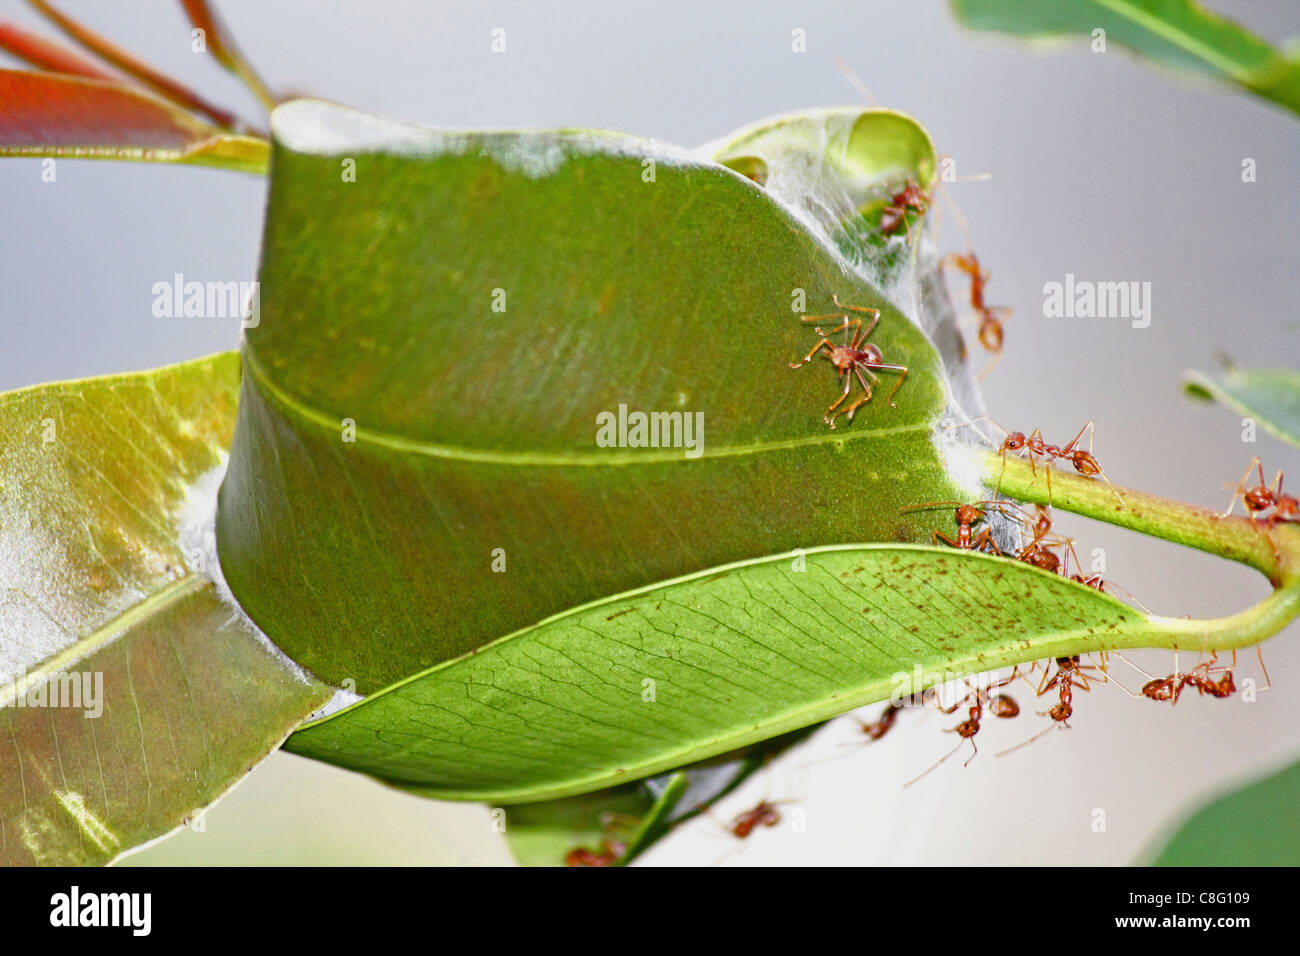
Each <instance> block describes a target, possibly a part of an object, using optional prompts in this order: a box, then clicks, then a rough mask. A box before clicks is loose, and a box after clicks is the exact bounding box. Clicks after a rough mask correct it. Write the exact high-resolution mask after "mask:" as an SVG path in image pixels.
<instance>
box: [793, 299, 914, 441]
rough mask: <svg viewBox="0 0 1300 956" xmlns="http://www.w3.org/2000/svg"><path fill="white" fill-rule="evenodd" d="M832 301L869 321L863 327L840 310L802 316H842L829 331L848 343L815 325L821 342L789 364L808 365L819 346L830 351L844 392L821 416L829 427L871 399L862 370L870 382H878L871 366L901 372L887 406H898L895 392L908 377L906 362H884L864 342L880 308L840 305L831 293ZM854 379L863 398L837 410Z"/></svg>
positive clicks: (809, 319)
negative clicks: (836, 340)
mask: <svg viewBox="0 0 1300 956" xmlns="http://www.w3.org/2000/svg"><path fill="white" fill-rule="evenodd" d="M831 301H832V302H834V303H835V306H836V308H839V309H852V310H853V311H854V312H862V313H864V314H866V315H870V316H871V322H870V324H869V325H868V326H867V327H866V328H865V329H863V328H862V320H861V319H850V318H849V316H848V314H847V313H843V312H831V313H828V314H826V315H806V316H804V317H803V318H802V320H801V321H803V322H820V321H822V320H823V319H843V323H842V324H841V325H840V326H839V328H835V329H832V330H831V331H830V333H829V334H830V335H834V334H835V333H836V332H841V331H842V332H843V333H844V338H845V340H846V343H847V344H845V345H835V344H834V343H833V342H831V340H830V338H829V337H828V334H827V333H825V332H823V331H822V330H821V329H820V328H818V329H816V332H817V334H818V335H820V336H821V341H819V342H818V343H817V344H816V345H814V346H813V347H812V349H811V351H809V352H808V354H807V355H805V356H804V357H803V360H802V361H800V362H791V363H790V367H791V368H800V367H802V366H804V365H806V364H808V363H809V362H811V361H812V359H813V356H814V355H816V354H817V353H818V352H820V351H821V350H822V349H826V350H827V351H828V352H829V358H830V361H831V364H832V365H834V366H835V371H836V372H837V373H838V374H839V377H840V378H842V379H844V392H843V394H842V395H840V397H839V398H838V399H836V400H835V401H834V402H833V403H831V407H830V408H828V409H826V414H825V416H823V418H822V420H823V421H824V422H826V424H828V425H830V426H831V428H834V427H835V419H836V418H837V417H838V416H840V415H844V414H847V415H848V417H849V421H853V416H854V414H855V413H856V412H857V410H858V409H859V408H861V407H862V406H863V405H865V404H866V403H867V402H869V401H871V385H869V384H868V383H867V380H866V379H865V378H863V377H862V373H863V372H865V373H866V374H867V376H868V377H869V378H870V379H871V381H872V382H878V381H879V380H880V379H879V378H878V377H877V376H876V375H875V374H874V373H873V372H872V369H888V370H889V371H893V372H902V373H903V374H902V375H900V376H899V377H898V383H897V384H896V385H895V386H894V390H893V391H892V392H890V393H889V407H890V408H897V407H898V406H897V405H895V404H894V396H895V395H896V394H898V390H899V389H900V388H902V386H903V380H904V379H906V378H907V371H908V369H907V366H906V365H887V364H885V357H884V354H883V353H882V352H881V351H880V348H879V347H878V346H876V345H874V344H872V343H871V342H868V341H867V336H869V335H871V332H872V330H873V329H875V327H876V324H877V323H878V322H879V321H880V310H879V309H870V308H867V307H865V306H861V305H845V304H842V303H841V302H840V300H839V299H838V298H837V297H836V296H834V295H832V296H831ZM850 329H851V330H853V338H852V339H851V340H850V339H849V330H850ZM850 373H852V376H853V377H852V378H851V377H850ZM853 378H856V379H857V380H858V382H859V383H861V385H862V390H863V392H864V394H863V396H862V398H860V399H858V400H857V401H856V402H854V403H853V404H852V405H850V406H849V407H848V408H846V409H840V410H839V411H836V409H837V408H839V406H840V405H842V404H843V403H844V400H845V399H847V398H848V397H849V392H850V391H851V390H852V389H853Z"/></svg>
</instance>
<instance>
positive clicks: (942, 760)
mask: <svg viewBox="0 0 1300 956" xmlns="http://www.w3.org/2000/svg"><path fill="white" fill-rule="evenodd" d="M967 740H970V738H969V737H963V738H962V739H961V740H959V741H958V742H957V746H956V747H953V748H952V750H949V751H948V752H947V753H946V754H944V755H943V756H942V757H940V758H939V759H938V760H936V761H935V762H934V764H933V765H931V767H930V768H929V770H926V771H925V772H924V773H921V774H920V775H918V776H915V777H913V778H912V779H911V780H909V781H907V783H905V784H903V789H905V790H906V789H907V788H908V787H910V786H911V785H912V784H914V783H916V782H917V781H918V780H920V779H922V778H923V777H925V776H926V774H928V773H930V771H931V770H936V769H937V768H938V767H939V765H940V764H941V763H943V762H944V761H945V760H947V759H948V758H949V757H951V756H952V755H953V754H955V753H956V752H957V751H958V750H961V748H962V747H964V746H965V745H966V741H967ZM970 745H971V747H974V746H975V741H973V740H971V741H970ZM976 753H978V750H977V751H976ZM974 759H975V754H971V755H970V759H968V760H967V761H966V763H967V764H969V763H970V762H971V760H974Z"/></svg>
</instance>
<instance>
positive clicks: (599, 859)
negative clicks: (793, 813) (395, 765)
mask: <svg viewBox="0 0 1300 956" xmlns="http://www.w3.org/2000/svg"><path fill="white" fill-rule="evenodd" d="M1257 652H1258V649H1257ZM1115 656H1120V655H1115ZM1123 659H1124V660H1125V662H1126V663H1128V664H1129V666H1131V667H1133V668H1134V669H1135V670H1137V671H1139V672H1140V673H1142V674H1143V675H1144V676H1146V677H1147V682H1146V683H1145V684H1144V685H1143V686H1142V689H1141V691H1140V692H1139V693H1134V692H1132V691H1129V690H1128V689H1127V688H1126V687H1124V686H1123V685H1122V684H1119V682H1118V681H1116V680H1114V678H1112V677H1111V676H1110V675H1109V674H1108V673H1107V660H1108V656H1107V655H1106V654H1104V653H1103V654H1102V655H1100V663H1099V664H1083V663H1081V662H1080V659H1079V655H1077V654H1076V655H1074V656H1071V657H1057V658H1055V659H1054V660H1050V661H1047V662H1046V663H1045V664H1044V665H1043V676H1042V678H1041V679H1040V680H1039V681H1038V683H1037V685H1035V684H1033V683H1032V682H1030V681H1028V677H1027V675H1028V674H1031V673H1033V672H1034V670H1035V669H1036V668H1037V667H1038V666H1039V664H1038V663H1037V662H1035V663H1034V664H1031V665H1029V667H1028V668H1027V669H1026V670H1024V671H1023V672H1022V670H1021V668H1020V667H1019V666H1017V667H1015V668H1013V669H1012V672H1011V675H1010V676H1009V677H1005V678H1002V679H1001V680H998V681H995V682H993V683H991V684H988V685H986V686H983V687H980V686H976V687H974V688H972V687H971V686H970V684H969V682H968V683H967V693H966V695H965V697H963V698H962V699H960V700H958V701H957V702H956V703H955V704H953V705H952V706H950V707H944V706H943V704H942V701H941V699H940V695H939V690H938V688H933V687H932V688H928V689H926V690H924V691H922V692H921V693H920V694H917V695H914V698H913V699H912V700H910V701H899V702H897V703H894V702H890V703H889V704H887V705H886V706H885V710H884V712H883V713H882V714H881V715H880V719H879V720H876V721H874V722H867V721H863V720H859V721H858V723H859V726H860V727H861V730H862V733H863V734H864V735H866V737H867V739H868V740H873V741H874V740H880V739H881V738H882V737H884V736H885V734H887V733H888V732H889V731H890V730H891V729H892V728H893V727H894V725H895V723H896V722H897V720H898V714H899V712H900V711H902V710H903V709H904V708H905V707H908V706H909V705H910V704H921V705H924V706H932V707H934V708H936V709H938V710H939V711H940V712H942V713H944V714H952V713H955V712H956V711H957V710H959V709H961V708H962V707H965V708H966V719H965V720H963V721H961V723H959V724H957V725H956V726H955V727H949V728H947V731H948V732H949V733H955V734H957V736H958V737H959V738H961V739H960V740H959V741H958V743H957V746H956V747H954V748H953V749H952V750H950V751H949V752H948V753H946V754H944V755H943V756H942V757H940V758H939V760H938V761H936V762H935V763H934V764H933V765H931V766H930V767H929V768H928V769H927V770H925V771H924V772H923V773H921V774H920V775H919V776H917V777H914V778H913V779H912V780H909V781H908V782H907V783H906V784H904V786H905V787H909V786H911V785H912V784H914V783H916V782H917V781H919V780H920V779H922V778H923V777H925V776H926V775H927V774H929V773H930V772H931V771H932V770H935V769H936V768H937V767H939V766H940V765H941V764H942V763H944V762H945V761H946V760H947V759H948V758H949V757H951V756H953V754H955V753H956V752H957V751H958V750H960V749H961V748H962V747H963V746H964V745H966V744H970V747H971V755H970V757H968V758H967V759H966V763H965V764H964V766H965V765H969V764H970V762H971V761H972V760H974V759H975V756H976V755H977V753H978V748H977V747H976V745H975V736H976V735H977V734H978V733H979V732H980V726H981V718H982V717H983V715H984V713H985V712H986V711H987V712H988V713H989V714H992V715H993V716H994V717H997V718H1002V719H1010V718H1013V717H1018V716H1020V705H1019V704H1018V703H1017V702H1016V701H1015V699H1014V698H1013V697H1011V695H1010V694H1007V693H1005V692H1003V691H1002V688H1004V687H1006V686H1007V685H1008V684H1010V683H1012V682H1013V681H1015V680H1025V681H1026V682H1027V683H1029V686H1030V687H1032V688H1034V691H1035V694H1036V695H1037V696H1039V697H1042V696H1044V695H1049V694H1051V693H1052V692H1053V691H1055V692H1056V698H1057V701H1056V703H1054V704H1053V705H1052V706H1051V707H1049V708H1048V709H1047V710H1046V711H1043V712H1040V714H1039V716H1044V717H1050V718H1051V723H1049V724H1048V726H1047V728H1046V729H1044V730H1042V731H1040V732H1039V733H1037V734H1035V735H1034V736H1033V737H1030V738H1029V739H1028V740H1026V741H1024V742H1023V743H1020V744H1017V745H1016V746H1014V747H1012V748H1010V749H1009V750H1004V751H1002V752H1001V753H999V754H997V756H998V757H1002V756H1005V755H1006V754H1009V753H1011V752H1012V751H1015V750H1019V749H1020V748H1021V747H1026V746H1028V745H1029V744H1032V743H1033V742H1034V741H1036V740H1038V739H1039V738H1041V737H1043V736H1044V735H1045V734H1047V733H1049V732H1051V731H1052V730H1055V729H1061V730H1068V729H1069V727H1070V724H1069V720H1070V718H1071V717H1073V716H1074V705H1073V700H1074V691H1075V690H1076V689H1078V690H1084V691H1088V690H1091V689H1092V686H1093V685H1094V684H1096V683H1114V684H1116V686H1119V687H1120V688H1121V689H1123V690H1124V691H1125V692H1126V693H1128V694H1129V696H1131V697H1135V698H1139V697H1144V698H1146V699H1148V700H1153V701H1157V702H1167V703H1170V704H1176V703H1178V699H1179V698H1180V697H1181V696H1182V694H1183V692H1184V691H1185V690H1187V689H1188V688H1189V687H1190V688H1195V690H1196V691H1197V692H1198V693H1199V694H1203V695H1209V696H1211V697H1217V698H1225V697H1230V696H1232V695H1233V694H1234V693H1236V690H1237V687H1236V683H1235V681H1234V679H1233V670H1234V669H1235V668H1236V666H1237V658H1236V653H1235V652H1234V653H1233V658H1232V664H1231V666H1222V665H1220V664H1218V658H1217V656H1216V655H1214V653H1213V652H1211V654H1210V657H1209V658H1208V659H1207V660H1204V661H1202V662H1201V663H1199V664H1197V665H1196V666H1195V667H1193V668H1192V669H1191V670H1190V671H1181V670H1179V668H1178V665H1177V661H1175V664H1174V672H1173V673H1172V674H1169V675H1168V676H1166V677H1155V676H1153V675H1151V674H1148V673H1147V672H1146V671H1144V670H1142V669H1141V668H1140V667H1138V666H1137V665H1136V664H1133V663H1132V662H1131V661H1128V660H1127V658H1123ZM1263 665H1264V660H1263V657H1262V656H1261V657H1260V667H1261V669H1263ZM1264 677H1265V680H1266V681H1267V680H1268V671H1267V670H1266V669H1264ZM1261 689H1262V690H1267V689H1268V685H1266V686H1265V687H1263V688H1261ZM994 691H997V692H996V693H994ZM781 819H782V818H781V811H780V809H779V803H778V802H776V801H772V800H769V799H767V798H764V799H762V800H760V801H759V802H758V803H757V804H755V805H754V806H753V807H750V808H749V809H747V810H744V811H742V812H741V813H739V814H737V815H736V816H735V817H734V818H733V819H732V820H731V821H730V822H729V823H727V824H725V829H726V831H727V832H728V833H729V834H731V836H733V837H735V838H736V839H737V840H746V839H748V838H749V837H750V836H752V835H753V834H754V833H755V832H757V830H758V829H759V828H760V827H775V826H776V825H777V824H779V823H780V822H781ZM618 825H619V824H618V821H617V819H616V815H615V814H605V815H604V816H602V818H601V828H602V829H603V830H605V831H606V832H607V833H609V832H611V831H612V830H613V829H614V828H616V827H617V826H618ZM626 852H627V843H626V842H624V841H622V840H619V839H616V838H614V837H608V836H607V837H605V838H604V839H602V840H601V842H600V845H599V846H598V847H597V848H596V849H591V848H589V847H585V846H579V847H574V848H573V849H572V850H570V851H569V852H568V854H567V855H566V856H565V858H564V863H565V865H566V866H613V865H614V864H615V863H617V862H618V860H619V859H620V858H621V857H622V856H623V855H624V853H626Z"/></svg>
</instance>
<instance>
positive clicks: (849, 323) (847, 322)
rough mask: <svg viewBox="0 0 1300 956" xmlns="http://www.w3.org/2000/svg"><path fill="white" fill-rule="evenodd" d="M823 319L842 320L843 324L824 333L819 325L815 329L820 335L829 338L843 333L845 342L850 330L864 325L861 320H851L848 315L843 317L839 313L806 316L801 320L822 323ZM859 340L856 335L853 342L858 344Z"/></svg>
mask: <svg viewBox="0 0 1300 956" xmlns="http://www.w3.org/2000/svg"><path fill="white" fill-rule="evenodd" d="M822 319H840V320H841V322H840V324H839V325H837V326H835V328H833V329H831V330H830V331H829V332H823V331H822V328H821V326H820V325H818V326H817V327H816V329H815V331H816V332H817V334H818V335H820V336H823V337H827V338H829V337H830V336H832V335H835V334H836V333H837V332H843V333H844V338H845V341H848V337H849V329H857V328H859V327H860V326H861V325H862V320H861V319H850V318H849V317H848V316H847V315H842V314H840V313H838V312H832V313H831V314H829V315H805V316H803V317H802V318H801V319H800V321H801V322H820V321H821V320H822ZM857 340H858V338H857V336H856V335H855V336H854V337H853V341H854V342H856V341H857ZM850 344H852V343H850Z"/></svg>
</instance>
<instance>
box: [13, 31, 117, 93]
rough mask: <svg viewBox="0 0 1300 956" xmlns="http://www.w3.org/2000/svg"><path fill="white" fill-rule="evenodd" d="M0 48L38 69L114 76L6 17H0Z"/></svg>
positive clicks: (109, 78) (81, 74)
mask: <svg viewBox="0 0 1300 956" xmlns="http://www.w3.org/2000/svg"><path fill="white" fill-rule="evenodd" d="M0 49H4V50H8V51H9V52H10V53H12V54H13V55H14V56H16V57H18V58H19V59H20V60H25V61H26V62H28V63H30V64H32V66H38V67H40V68H41V69H42V70H53V71H54V72H55V73H68V74H71V75H73V76H86V77H90V78H91V79H93V80H110V81H112V80H116V77H114V76H113V75H112V74H111V73H108V72H106V71H104V70H101V69H100V68H99V67H98V66H96V65H95V64H94V63H91V62H90V61H89V60H87V59H84V58H82V57H80V56H78V55H77V54H75V53H73V52H72V51H71V50H66V49H64V48H63V47H61V46H59V45H58V44H57V43H55V42H54V41H52V40H47V39H46V38H45V37H43V36H41V35H40V34H38V33H32V32H31V31H30V30H25V29H23V28H22V27H20V26H18V24H16V23H10V22H8V21H7V20H0Z"/></svg>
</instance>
